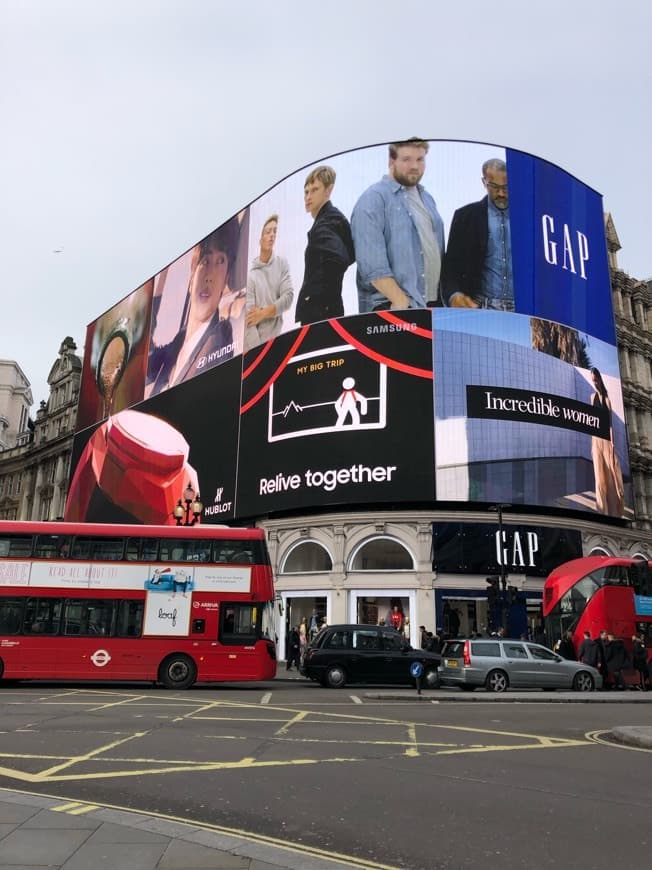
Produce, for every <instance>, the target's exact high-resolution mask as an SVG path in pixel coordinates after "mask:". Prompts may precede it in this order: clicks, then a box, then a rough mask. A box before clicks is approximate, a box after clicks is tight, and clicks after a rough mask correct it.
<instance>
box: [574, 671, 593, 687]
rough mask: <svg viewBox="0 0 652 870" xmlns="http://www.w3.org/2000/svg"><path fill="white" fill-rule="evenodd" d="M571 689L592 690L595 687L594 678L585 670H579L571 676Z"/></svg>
mask: <svg viewBox="0 0 652 870" xmlns="http://www.w3.org/2000/svg"><path fill="white" fill-rule="evenodd" d="M573 689H574V690H575V691H576V692H592V691H593V690H594V689H595V680H594V679H593V677H592V676H591V674H589V673H588V672H587V671H580V672H579V673H577V674H575V676H574V677H573Z"/></svg>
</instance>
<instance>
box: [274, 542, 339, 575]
mask: <svg viewBox="0 0 652 870" xmlns="http://www.w3.org/2000/svg"><path fill="white" fill-rule="evenodd" d="M332 570H333V559H332V558H331V554H330V553H329V552H328V550H327V549H326V548H325V547H323V546H322V545H321V544H318V543H317V542H316V541H302V542H301V543H300V544H297V545H296V546H295V547H293V548H292V549H291V550H290V552H289V553H288V554H287V556H286V557H285V559H284V560H283V564H282V566H281V573H283V574H305V573H309V572H314V571H332Z"/></svg>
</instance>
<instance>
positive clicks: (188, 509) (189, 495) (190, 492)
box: [172, 484, 204, 526]
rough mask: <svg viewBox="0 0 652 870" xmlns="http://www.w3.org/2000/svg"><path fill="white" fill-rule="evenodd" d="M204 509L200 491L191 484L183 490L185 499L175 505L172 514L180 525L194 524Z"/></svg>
mask: <svg viewBox="0 0 652 870" xmlns="http://www.w3.org/2000/svg"><path fill="white" fill-rule="evenodd" d="M203 510H204V505H203V504H202V503H201V498H200V495H199V493H198V492H197V493H196V492H195V490H194V489H193V488H192V486H191V485H190V484H188V486H187V487H186V488H185V490H184V492H183V500H182V499H179V501H178V502H177V503H176V505H175V506H174V510H173V511H172V514H173V516H174V519H175V520H176V522H177V525H178V526H194V525H195V523H196V522H198V520H199V518H200V517H201V515H202V511H203Z"/></svg>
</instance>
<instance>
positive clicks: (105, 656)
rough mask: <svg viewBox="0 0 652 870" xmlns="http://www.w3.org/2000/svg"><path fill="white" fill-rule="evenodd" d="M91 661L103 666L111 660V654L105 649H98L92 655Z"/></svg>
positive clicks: (100, 666)
mask: <svg viewBox="0 0 652 870" xmlns="http://www.w3.org/2000/svg"><path fill="white" fill-rule="evenodd" d="M91 661H92V662H93V664H94V665H95V666H96V667H98V668H103V667H104V665H108V663H109V662H110V661H111V656H110V655H109V653H108V652H107V651H106V650H105V649H96V650H95V652H94V653H93V655H92V656H91Z"/></svg>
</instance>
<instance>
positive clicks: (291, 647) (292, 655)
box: [285, 625, 301, 671]
mask: <svg viewBox="0 0 652 870" xmlns="http://www.w3.org/2000/svg"><path fill="white" fill-rule="evenodd" d="M293 664H294V665H296V666H297V670H299V667H300V666H301V636H300V635H299V626H298V625H295V626H294V627H293V628H292V631H291V632H290V634H289V635H288V651H287V663H286V665H285V670H286V671H290V670H292V665H293Z"/></svg>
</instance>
